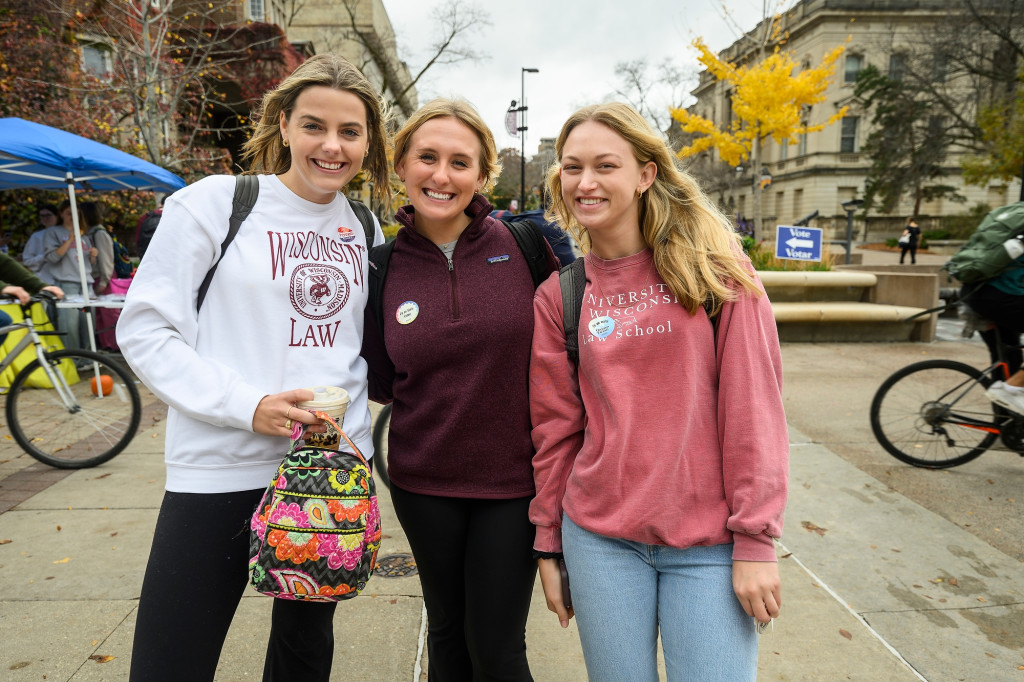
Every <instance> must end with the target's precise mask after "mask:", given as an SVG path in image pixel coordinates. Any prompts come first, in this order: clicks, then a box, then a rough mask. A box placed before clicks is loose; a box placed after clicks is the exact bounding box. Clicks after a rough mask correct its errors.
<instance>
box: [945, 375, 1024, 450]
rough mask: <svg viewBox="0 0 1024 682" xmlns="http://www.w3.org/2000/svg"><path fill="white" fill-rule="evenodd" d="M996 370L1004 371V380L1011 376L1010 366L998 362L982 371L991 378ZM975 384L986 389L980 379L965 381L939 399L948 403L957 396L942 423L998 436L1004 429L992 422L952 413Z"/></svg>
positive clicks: (947, 408)
mask: <svg viewBox="0 0 1024 682" xmlns="http://www.w3.org/2000/svg"><path fill="white" fill-rule="evenodd" d="M996 369H1000V370H1002V374H1003V377H1004V379H1005V378H1006V377H1009V376H1010V370H1009V366H1008V365H1007V364H1006V363H1005V362H997V363H995V364H994V365H991V366H989V367H988V368H986V369H984V370H982V374H983V375H984V376H989V375H990V373H991V372H992V371H994V370H996ZM975 384H977V385H979V386H981V387H982V388H984V384H982V383H981V382H980V381H979V380H978V379H965V380H964V381H962V382H961V383H960V384H958V385H957V386H954V387H953V388H951V389H950V390H948V391H946V392H945V393H943V394H942V395H940V396H939V397H938V399H937V400H938V401H939V402H942V403H946V402H947V399H948V398H949V397H950V396H952V395H953V394H954V393H956V394H957V395H956V397H955V398H951V399H949V400H948V405H947V407H946V408H945V410H944V411H943V414H942V419H941V420H940V422H941V423H949V424H953V425H955V426H962V427H964V428H968V429H977V430H978V431H985V432H986V433H994V434H997V435H998V434H1000V433H1002V429H1000V428H999V425H998V424H996V425H995V426H993V425H992V423H991V422H985V421H979V420H977V419H974V418H972V417H967V416H963V415H958V414H956V413H955V412H953V411H952V410H953V407H954V406H955V405H956V404H957V403H958V402H960V400H961V399H962V398H963V397H964V396H965V395H967V394H968V393H969V392H970V391H971V389H972V388H973V387H974V386H975ZM961 389H963V390H961ZM932 428H935V426H934V425H933V426H932Z"/></svg>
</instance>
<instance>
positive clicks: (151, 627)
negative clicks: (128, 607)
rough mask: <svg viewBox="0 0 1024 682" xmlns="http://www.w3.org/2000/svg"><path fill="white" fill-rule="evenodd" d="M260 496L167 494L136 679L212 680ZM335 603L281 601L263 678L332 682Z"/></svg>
mask: <svg viewBox="0 0 1024 682" xmlns="http://www.w3.org/2000/svg"><path fill="white" fill-rule="evenodd" d="M262 495H263V490H262V489H260V490H246V491H242V492H237V493H221V494H193V493H172V492H168V493H165V494H164V500H163V504H162V505H161V506H160V515H159V517H158V518H157V522H156V532H155V534H154V536H153V549H152V551H151V552H150V554H149V564H148V566H147V567H146V576H145V578H144V579H143V582H142V596H141V598H140V599H139V610H138V617H137V618H136V622H135V642H134V643H133V645H132V662H131V676H130V679H131V680H132V681H133V682H154V681H162V680H166V681H167V682H182V681H183V680H188V681H189V682H201V681H204V680H212V679H213V675H214V672H215V671H216V669H217V661H218V659H219V658H220V651H221V648H222V647H223V646H224V638H225V637H226V636H227V632H228V627H229V626H230V625H231V619H232V617H233V616H234V614H235V609H236V608H238V601H239V599H241V597H242V592H244V591H245V587H246V583H247V582H248V579H249V573H248V563H249V519H250V518H251V516H252V513H253V510H254V509H255V508H256V505H257V504H259V501H260V498H261V497H262ZM336 606H337V604H336V603H324V602H318V603H314V602H298V601H289V600H285V599H275V600H274V609H273V616H272V619H271V630H270V641H269V643H268V645H267V655H266V660H265V663H264V669H263V679H264V680H265V681H267V680H275V681H284V680H303V682H308V681H312V680H322V681H323V682H328V680H329V679H330V676H331V661H332V659H333V656H334V630H333V619H334V610H335V607H336ZM239 674H241V671H239Z"/></svg>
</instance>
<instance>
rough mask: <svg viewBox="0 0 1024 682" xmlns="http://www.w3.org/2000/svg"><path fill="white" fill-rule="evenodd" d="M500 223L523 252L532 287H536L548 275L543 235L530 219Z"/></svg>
mask: <svg viewBox="0 0 1024 682" xmlns="http://www.w3.org/2000/svg"><path fill="white" fill-rule="evenodd" d="M501 223H502V225H504V226H505V227H507V228H508V231H509V232H511V233H512V236H513V237H515V239H516V244H518V245H519V250H520V251H522V252H523V257H525V258H526V264H527V265H528V266H530V277H532V278H533V288H534V289H536V288H537V287H539V286H540V285H541V282H543V281H544V280H545V279H547V276H548V267H547V261H548V254H547V248H546V242H545V240H544V235H543V234H542V233H541V231H540V228H539V227H537V225H536V223H534V222H533V221H532V220H516V221H513V222H509V221H507V220H502V221H501Z"/></svg>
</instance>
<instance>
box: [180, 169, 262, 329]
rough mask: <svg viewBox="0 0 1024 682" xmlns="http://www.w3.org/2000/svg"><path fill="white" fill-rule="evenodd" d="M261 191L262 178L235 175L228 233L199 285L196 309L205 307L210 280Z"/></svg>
mask: <svg viewBox="0 0 1024 682" xmlns="http://www.w3.org/2000/svg"><path fill="white" fill-rule="evenodd" d="M259 193H260V179H259V177H257V176H255V175H236V176H235V196H234V197H233V198H232V200H231V217H230V218H228V234H227V236H226V237H224V241H222V242H221V244H220V257H219V258H217V262H216V263H214V264H213V267H212V268H210V271H209V272H207V273H206V277H204V278H203V283H202V284H200V285H199V295H198V296H197V297H196V311H197V312H198V311H199V309H200V308H202V307H203V300H204V299H205V298H206V291H207V290H208V289H209V288H210V282H212V281H213V274H214V273H215V272H217V266H218V265H220V262H221V260H223V258H224V252H225V251H227V250H228V246H229V245H230V244H231V242H232V241H234V239H235V235H237V234H238V229H239V228H240V227H241V226H242V223H243V222H245V219H246V218H248V217H249V213H251V212H252V207H253V206H255V205H256V197H257V196H259Z"/></svg>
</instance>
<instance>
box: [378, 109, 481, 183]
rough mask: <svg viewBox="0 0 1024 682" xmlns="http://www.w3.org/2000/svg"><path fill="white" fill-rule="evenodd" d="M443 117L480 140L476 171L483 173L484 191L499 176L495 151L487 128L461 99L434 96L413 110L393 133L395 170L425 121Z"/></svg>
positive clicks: (473, 110)
mask: <svg viewBox="0 0 1024 682" xmlns="http://www.w3.org/2000/svg"><path fill="white" fill-rule="evenodd" d="M445 116H450V117H451V118H454V119H455V120H457V121H461V122H462V123H465V124H466V125H467V126H468V127H469V128H470V130H472V131H473V132H474V133H476V136H477V139H479V140H480V169H481V171H482V172H483V173H484V183H483V186H482V187H481V188H480V191H482V192H486V191H487V190H489V189H490V188H491V187H492V186H493V185H494V183H495V181H496V180H497V179H498V176H499V175H501V162H500V161H498V148H497V146H495V144H494V135H493V133H491V129H490V128H488V127H487V124H486V123H484V120H483V119H482V118H481V117H480V114H479V113H477V110H476V109H474V108H473V105H472V104H470V103H469V102H467V101H466V100H463V99H450V98H445V97H438V98H437V99H434V100H431V101H429V102H427V103H426V104H424V105H423V106H422V107H420V108H419V109H417V110H416V111H415V112H414V113H413V115H412V116H410V117H409V120H408V121H406V122H405V125H404V126H402V129H401V130H399V131H398V133H396V134H395V167H396V168H397V167H398V164H399V163H400V162H401V161H402V159H404V158H405V155H406V153H407V152H408V151H409V142H410V141H411V140H412V136H413V133H415V132H416V131H417V130H419V129H420V126H422V125H423V124H424V123H426V122H427V121H429V120H431V119H434V118H443V117H445Z"/></svg>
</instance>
